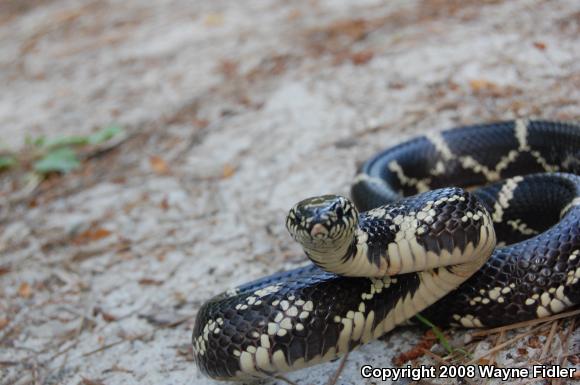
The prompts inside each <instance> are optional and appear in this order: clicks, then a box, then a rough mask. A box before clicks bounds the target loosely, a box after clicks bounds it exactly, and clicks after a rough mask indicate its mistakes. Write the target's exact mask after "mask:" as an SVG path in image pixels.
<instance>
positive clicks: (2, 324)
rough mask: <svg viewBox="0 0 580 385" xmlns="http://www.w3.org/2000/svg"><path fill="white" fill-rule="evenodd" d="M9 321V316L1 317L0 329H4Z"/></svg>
mask: <svg viewBox="0 0 580 385" xmlns="http://www.w3.org/2000/svg"><path fill="white" fill-rule="evenodd" d="M9 322H10V320H9V319H8V318H0V330H2V329H4V328H5V327H6V325H8V323H9Z"/></svg>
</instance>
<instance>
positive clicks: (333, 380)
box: [326, 350, 350, 385]
mask: <svg viewBox="0 0 580 385" xmlns="http://www.w3.org/2000/svg"><path fill="white" fill-rule="evenodd" d="M349 353H350V350H347V351H346V353H345V354H344V356H343V357H342V360H340V364H339V365H338V368H337V369H336V372H334V375H333V376H332V377H331V378H330V380H328V382H327V383H326V385H334V384H336V381H337V380H338V377H339V376H340V373H342V371H343V370H344V365H346V360H347V358H348V355H349Z"/></svg>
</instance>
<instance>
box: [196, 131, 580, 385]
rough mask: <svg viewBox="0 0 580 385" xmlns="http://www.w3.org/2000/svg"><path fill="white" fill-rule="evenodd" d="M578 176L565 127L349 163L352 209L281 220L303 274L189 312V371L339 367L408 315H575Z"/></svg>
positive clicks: (573, 135)
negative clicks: (302, 256)
mask: <svg viewBox="0 0 580 385" xmlns="http://www.w3.org/2000/svg"><path fill="white" fill-rule="evenodd" d="M540 173H541V174H540ZM578 174H580V127H579V126H578V125H576V124H573V123H561V122H548V121H528V120H517V121H511V122H501V123H493V124H486V125H477V126H469V127H462V128H456V129H452V130H449V131H444V132H441V133H436V134H430V135H427V136H424V137H420V138H417V139H414V140H411V141H408V142H405V143H402V144H400V145H398V146H396V147H393V148H391V149H388V150H386V151H384V152H382V153H380V154H378V155H376V156H375V157H373V158H371V159H370V160H369V161H368V162H366V163H365V164H364V165H363V166H362V168H361V170H360V172H359V174H358V175H357V177H356V178H355V182H354V184H353V187H352V199H353V201H354V203H352V202H351V201H350V200H348V199H347V198H344V197H340V196H334V195H332V196H331V195H329V196H323V197H317V198H311V199H307V200H305V201H303V202H300V203H299V204H297V205H296V206H295V207H294V208H292V209H291V210H290V213H289V215H288V220H287V223H286V225H287V227H288V229H289V231H290V233H291V234H292V236H293V237H294V238H295V239H296V240H297V241H298V242H300V243H301V244H302V246H303V247H304V250H305V252H306V254H307V256H308V257H309V258H310V259H311V260H312V261H313V262H314V264H310V265H308V266H306V267H302V268H298V269H295V270H292V271H288V272H282V273H278V274H274V275H271V276H269V277H265V278H263V279H260V280H257V281H254V282H250V283H248V284H246V285H243V286H240V287H237V288H234V289H230V290H227V291H225V292H224V293H223V294H221V295H219V296H217V297H215V298H213V299H211V300H209V301H208V302H206V303H205V304H204V305H203V306H202V307H201V309H200V310H199V313H198V315H197V319H196V322H195V326H194V330H193V347H194V349H193V350H194V358H195V361H196V363H197V364H198V366H199V367H200V368H201V370H202V371H203V372H204V373H206V374H207V375H209V376H211V377H213V378H218V379H227V380H240V379H245V378H258V377H267V376H272V375H276V374H277V373H280V372H285V371H290V370H295V369H298V368H302V367H305V366H310V365H314V364H316V363H320V362H324V361H328V360H331V359H334V358H336V357H339V356H341V355H342V354H344V353H345V352H347V351H348V350H350V349H353V348H354V347H356V346H358V345H360V344H363V343H366V342H368V341H370V340H372V339H374V338H377V337H379V336H380V335H382V334H384V333H385V332H387V331H389V330H391V329H392V328H394V327H395V326H396V325H398V324H401V323H403V322H405V321H406V320H408V319H409V318H411V317H412V316H413V315H415V314H416V313H418V312H422V313H423V314H424V315H425V316H426V317H427V318H429V319H430V320H431V321H433V322H435V323H437V324H439V325H441V326H444V325H446V324H454V325H459V326H464V327H482V326H496V325H502V324H508V323H512V322H516V321H523V320H527V319H531V318H537V317H544V316H547V315H550V314H554V313H557V312H560V311H563V310H565V309H567V308H569V307H571V306H574V305H577V304H579V303H580V177H579V176H578ZM481 186H484V187H481ZM464 189H466V190H468V191H471V193H468V192H466V191H465V190H464ZM418 193H420V195H416V196H414V195H415V194H418ZM404 197H408V198H404ZM359 211H360V213H359ZM496 237H497V246H496ZM490 254H491V256H490V257H489V259H488V256H489V255H490ZM476 270H477V272H475V273H474V271H476ZM339 274H340V275H339ZM462 282H463V283H462ZM441 297H444V298H443V299H441V300H440V301H439V302H437V304H436V308H434V307H429V305H430V304H432V303H433V302H435V301H437V300H438V299H440V298H441ZM441 309H445V311H441Z"/></svg>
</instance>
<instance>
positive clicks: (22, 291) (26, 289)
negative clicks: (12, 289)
mask: <svg viewBox="0 0 580 385" xmlns="http://www.w3.org/2000/svg"><path fill="white" fill-rule="evenodd" d="M18 295H19V296H20V297H22V298H30V297H32V287H30V285H29V284H28V283H27V282H22V283H21V284H20V287H19V288H18Z"/></svg>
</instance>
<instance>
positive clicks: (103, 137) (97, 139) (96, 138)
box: [87, 125, 123, 144]
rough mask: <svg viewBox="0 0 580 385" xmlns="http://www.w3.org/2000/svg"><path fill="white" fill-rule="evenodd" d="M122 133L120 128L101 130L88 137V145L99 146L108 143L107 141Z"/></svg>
mask: <svg viewBox="0 0 580 385" xmlns="http://www.w3.org/2000/svg"><path fill="white" fill-rule="evenodd" d="M122 132H123V129H122V128H121V127H120V126H115V125H113V126H108V127H105V128H103V129H102V130H100V131H98V132H95V133H94V134H91V135H89V136H88V138H87V139H88V143H90V144H100V143H103V142H106V141H108V140H109V139H111V138H113V137H114V136H116V135H119V134H120V133H122Z"/></svg>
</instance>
